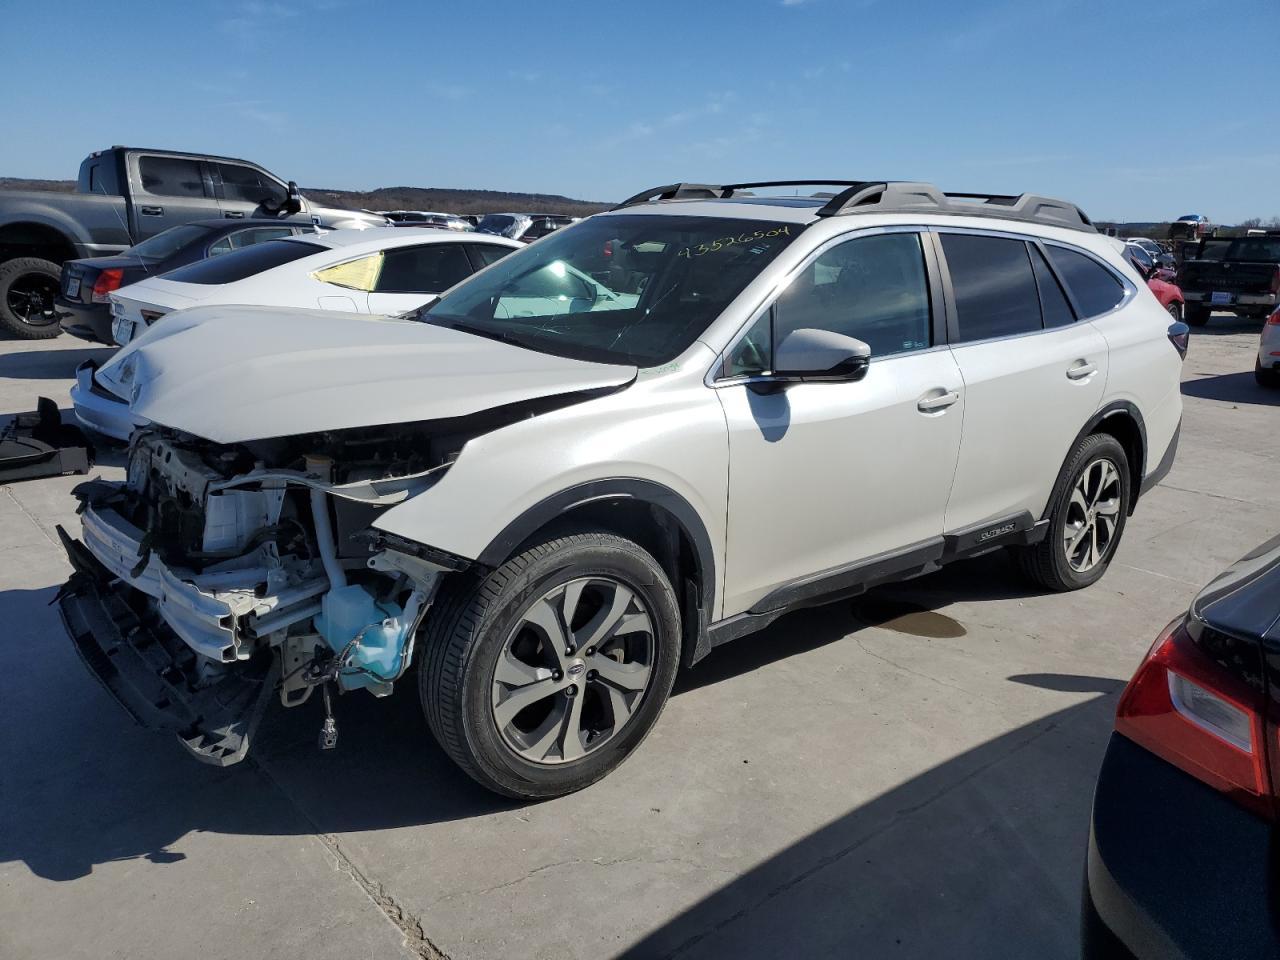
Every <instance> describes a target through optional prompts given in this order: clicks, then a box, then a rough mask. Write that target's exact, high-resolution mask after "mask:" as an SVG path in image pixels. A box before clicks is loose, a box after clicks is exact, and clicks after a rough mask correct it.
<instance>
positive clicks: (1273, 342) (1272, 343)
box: [1258, 311, 1280, 370]
mask: <svg viewBox="0 0 1280 960" xmlns="http://www.w3.org/2000/svg"><path fill="white" fill-rule="evenodd" d="M1277 320H1280V311H1278V312H1276V313H1272V314H1271V317H1270V318H1268V322H1267V323H1265V324H1263V326H1262V336H1261V337H1259V338H1258V364H1259V365H1260V366H1262V367H1265V368H1267V369H1272V370H1274V369H1280V322H1273V321H1277Z"/></svg>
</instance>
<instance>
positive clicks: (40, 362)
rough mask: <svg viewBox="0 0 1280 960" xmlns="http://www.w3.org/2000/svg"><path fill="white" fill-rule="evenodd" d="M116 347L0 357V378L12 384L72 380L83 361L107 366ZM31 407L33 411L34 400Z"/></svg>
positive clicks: (18, 353)
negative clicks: (17, 382)
mask: <svg viewBox="0 0 1280 960" xmlns="http://www.w3.org/2000/svg"><path fill="white" fill-rule="evenodd" d="M116 349H117V348H116V347H86V348H85V349H82V350H79V349H77V350H45V351H36V350H26V351H17V352H14V353H6V354H4V355H2V356H0V377H7V378H9V379H11V380H74V379H75V375H76V367H78V366H80V364H82V363H84V362H85V361H86V360H96V361H97V362H98V363H99V364H103V363H106V362H107V360H108V359H110V357H111V355H112V354H113V353H115V352H116ZM31 406H32V407H33V408H34V407H35V402H34V400H33V402H32V404H31Z"/></svg>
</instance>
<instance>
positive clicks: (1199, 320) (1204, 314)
mask: <svg viewBox="0 0 1280 960" xmlns="http://www.w3.org/2000/svg"><path fill="white" fill-rule="evenodd" d="M1184 319H1185V320H1186V322H1187V326H1190V327H1203V326H1204V325H1205V324H1206V323H1208V322H1209V308H1208V307H1202V306H1199V305H1198V304H1194V303H1193V304H1190V305H1188V306H1187V309H1186V316H1185V317H1184Z"/></svg>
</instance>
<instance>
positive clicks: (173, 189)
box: [138, 157, 204, 197]
mask: <svg viewBox="0 0 1280 960" xmlns="http://www.w3.org/2000/svg"><path fill="white" fill-rule="evenodd" d="M138 174H139V176H140V177H141V178H142V189H144V190H146V191H147V193H151V194H155V195H156V196H157V197H203V196H204V179H203V178H202V177H201V176H200V164H199V163H198V162H197V161H195V160H187V159H184V158H183V157H139V158H138Z"/></svg>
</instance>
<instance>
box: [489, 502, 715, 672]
mask: <svg viewBox="0 0 1280 960" xmlns="http://www.w3.org/2000/svg"><path fill="white" fill-rule="evenodd" d="M569 524H580V525H583V526H587V527H590V528H592V529H598V530H604V531H607V532H610V533H616V534H618V535H619V536H623V537H626V538H627V539H629V540H633V541H635V542H636V543H638V544H639V545H640V546H641V547H643V548H644V549H645V550H647V551H649V553H651V554H652V555H653V557H654V558H655V559H656V560H657V561H658V562H659V564H661V565H662V567H663V569H664V570H665V571H666V572H667V575H668V576H669V577H670V578H671V585H672V586H673V587H674V588H675V591H676V595H677V597H678V598H679V600H680V612H681V623H682V627H681V629H682V632H683V636H682V638H681V647H682V655H681V660H682V661H683V662H684V664H685V665H686V666H692V665H693V664H694V663H697V662H698V661H699V660H701V659H702V658H703V657H704V656H706V655H707V654H708V653H709V652H710V651H711V644H710V641H709V640H708V638H707V630H706V627H707V624H708V623H709V622H710V620H711V610H712V604H713V600H714V597H715V589H716V571H715V553H714V551H713V550H712V546H711V537H710V536H709V535H708V533H707V528H706V525H705V524H704V523H703V522H702V518H701V517H700V516H699V515H698V512H697V510H695V509H694V507H693V506H692V505H691V504H690V503H689V502H688V501H687V500H685V498H684V497H682V496H680V494H678V493H676V492H675V491H674V490H672V489H670V488H669V487H665V486H663V485H662V484H660V483H655V482H653V481H652V480H640V479H634V478H616V479H609V480H593V481H590V482H588V483H583V484H579V485H577V486H574V487H570V488H568V489H566V490H562V491H560V492H559V493H557V494H553V495H552V496H550V497H547V498H546V499H544V500H542V501H540V502H539V503H536V504H534V505H533V506H532V507H530V508H529V509H528V510H526V511H525V512H524V513H523V514H521V515H520V516H519V517H517V518H516V519H515V520H513V521H511V523H509V524H508V525H507V526H506V527H505V528H504V529H503V530H502V532H501V533H499V534H498V535H497V536H496V537H495V538H494V539H493V540H492V541H491V542H490V543H489V545H488V546H487V547H485V549H484V550H483V551H481V553H480V556H479V557H477V558H476V559H477V560H478V561H479V562H480V563H482V564H484V565H485V566H488V567H497V566H500V565H501V564H502V563H503V562H505V561H506V560H507V559H508V558H509V557H511V556H512V555H514V554H515V553H517V552H519V550H520V548H521V547H522V546H523V545H524V544H526V543H528V542H529V541H530V540H531V539H533V538H534V537H537V536H540V535H543V534H545V533H547V532H549V531H550V530H552V529H557V528H561V527H563V526H565V525H569Z"/></svg>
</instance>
